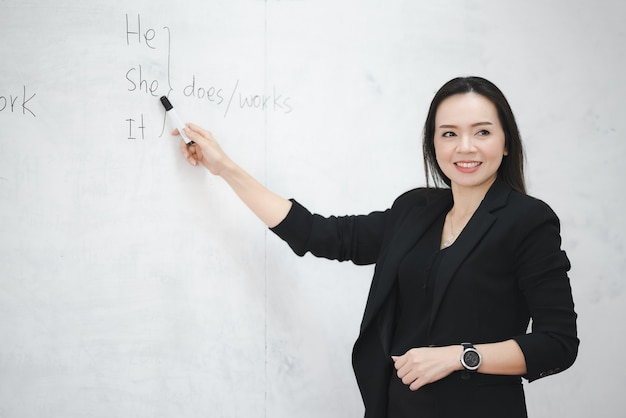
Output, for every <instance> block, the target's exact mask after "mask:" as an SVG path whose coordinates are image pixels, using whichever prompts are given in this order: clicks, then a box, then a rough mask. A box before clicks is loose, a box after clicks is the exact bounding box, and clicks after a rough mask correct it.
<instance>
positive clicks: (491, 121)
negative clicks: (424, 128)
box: [434, 93, 507, 191]
mask: <svg viewBox="0 0 626 418" xmlns="http://www.w3.org/2000/svg"><path fill="white" fill-rule="evenodd" d="M434 143H435V156H436V158H437V163H438V164H439V167H441V170H442V171H443V173H444V174H445V175H446V176H447V177H448V178H449V179H450V181H451V183H452V188H453V189H455V188H457V189H458V188H481V189H485V191H486V189H488V188H489V187H490V186H491V184H493V182H494V181H495V179H496V176H497V172H498V168H499V167H500V164H501V163H502V158H503V157H504V156H505V155H507V150H506V147H505V135H504V130H503V129H502V125H501V123H500V119H499V118H498V111H497V110H496V107H495V106H494V104H493V103H492V102H491V101H490V100H489V99H487V98H485V97H484V96H481V95H480V94H476V93H465V94H455V95H454V96H450V97H448V98H447V99H445V100H443V101H442V102H441V103H440V104H439V107H438V109H437V113H436V115H435V138H434Z"/></svg>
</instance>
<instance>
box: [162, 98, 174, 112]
mask: <svg viewBox="0 0 626 418" xmlns="http://www.w3.org/2000/svg"><path fill="white" fill-rule="evenodd" d="M161 104H162V105H163V107H164V108H165V111H168V110H172V108H173V107H174V106H172V104H171V103H170V101H169V100H168V98H167V97H166V96H161Z"/></svg>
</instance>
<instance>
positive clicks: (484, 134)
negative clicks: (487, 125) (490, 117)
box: [476, 129, 490, 136]
mask: <svg viewBox="0 0 626 418" xmlns="http://www.w3.org/2000/svg"><path fill="white" fill-rule="evenodd" d="M489 134H490V132H489V131H488V130H486V129H481V130H480V131H478V132H477V133H476V135H480V136H486V135H489Z"/></svg>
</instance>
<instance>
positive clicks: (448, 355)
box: [391, 345, 463, 391]
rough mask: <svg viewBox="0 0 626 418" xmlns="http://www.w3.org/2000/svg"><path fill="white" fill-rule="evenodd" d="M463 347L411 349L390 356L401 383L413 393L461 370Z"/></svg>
mask: <svg viewBox="0 0 626 418" xmlns="http://www.w3.org/2000/svg"><path fill="white" fill-rule="evenodd" d="M462 352H463V346H461V345H451V346H447V347H420V348H412V349H410V350H409V351H407V352H406V353H404V354H403V355H401V356H391V359H392V360H393V362H394V367H395V368H396V370H397V371H398V373H397V374H398V377H399V378H400V379H401V380H402V383H404V384H405V385H407V386H409V389H411V390H413V391H415V390H418V389H419V388H421V387H422V386H424V385H427V384H429V383H433V382H436V381H438V380H440V379H443V378H444V377H446V376H448V375H449V374H450V373H452V372H454V371H456V370H461V369H462V368H463V366H462V365H461V353H462Z"/></svg>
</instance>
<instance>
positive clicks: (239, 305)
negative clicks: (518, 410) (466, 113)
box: [0, 0, 626, 418]
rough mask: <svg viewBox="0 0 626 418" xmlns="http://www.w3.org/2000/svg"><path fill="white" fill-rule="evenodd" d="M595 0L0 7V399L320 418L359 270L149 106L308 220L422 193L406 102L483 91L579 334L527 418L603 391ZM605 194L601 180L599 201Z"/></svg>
mask: <svg viewBox="0 0 626 418" xmlns="http://www.w3.org/2000/svg"><path fill="white" fill-rule="evenodd" d="M625 11H626V6H624V4H623V3H622V2H618V1H610V0H604V1H600V2H598V1H596V2H591V1H582V0H575V1H571V0H570V1H565V0H557V1H552V2H547V3H546V2H540V1H538V0H531V1H526V2H514V3H513V2H500V1H496V0H473V1H461V0H445V1H439V2H427V1H422V0H420V1H400V0H393V1H387V2H378V1H374V0H366V1H355V0H352V1H349V0H339V1H328V0H321V1H320V0H317V1H313V0H267V1H260V0H256V1H255V0H236V1H217V0H210V1H180V2H173V1H162V0H156V1H154V0H153V1H143V0H137V1H124V2H122V1H119V0H112V1H108V2H96V1H93V0H84V1H71V0H65V1H58V2H47V1H43V0H27V1H16V0H4V1H1V2H0V12H1V13H0V16H1V17H0V35H1V38H2V42H1V43H0V74H1V75H2V78H1V81H0V336H1V340H2V343H1V344H0V416H2V417H11V418H12V417H20V418H28V417H44V416H49V417H58V416H63V417H85V416H89V417H100V416H101V417H107V418H108V417H111V416H124V417H130V416H132V417H172V416H176V417H196V416H210V417H249V416H254V417H258V416H265V417H272V418H280V417H294V416H297V417H320V416H323V417H345V416H360V415H362V413H363V407H362V404H361V400H360V396H359V393H358V388H357V386H356V383H355V381H354V377H353V375H352V370H351V366H350V352H351V347H352V343H353V341H354V340H355V338H356V336H357V332H358V327H359V323H360V318H361V315H362V310H363V307H364V305H365V298H366V295H367V290H368V286H369V280H370V277H371V273H372V269H371V267H356V266H353V265H351V264H347V263H337V262H328V261H322V260H317V259H315V258H314V257H311V256H305V257H303V258H299V257H296V256H294V255H293V254H292V253H291V252H290V250H289V249H288V247H287V246H286V245H285V244H284V243H283V242H281V241H280V240H279V239H277V238H276V237H275V236H274V235H273V234H272V233H271V232H269V231H268V230H267V229H266V228H265V227H264V226H263V225H262V224H261V223H260V221H258V220H257V219H256V218H254V216H253V215H252V214H251V213H249V211H248V210H247V209H246V208H245V207H244V205H243V204H241V203H240V202H239V201H238V200H237V198H236V197H235V196H234V195H233V193H232V192H231V191H230V190H229V189H228V187H227V186H226V184H225V183H224V182H223V181H221V179H219V178H214V177H212V176H211V175H210V174H209V173H207V172H206V171H203V170H202V169H199V168H194V167H190V166H188V165H187V164H186V162H185V161H184V159H183V158H182V157H181V156H180V153H179V150H178V141H177V140H176V139H173V138H172V137H171V136H170V134H169V132H170V130H171V129H172V126H170V124H169V122H168V121H167V120H166V119H165V117H164V110H163V108H162V107H161V105H160V103H159V100H158V98H159V97H160V96H161V95H168V96H169V97H170V99H171V101H172V103H173V104H174V106H175V107H176V109H177V111H178V113H179V114H180V115H181V116H182V117H183V119H185V120H187V121H193V122H196V123H199V124H201V125H202V126H204V127H206V128H208V129H210V130H211V131H212V132H213V133H214V134H215V136H216V137H217V138H218V140H219V141H220V142H221V144H222V146H223V148H224V149H225V150H226V151H227V152H228V153H229V154H230V155H231V156H232V157H233V159H235V161H237V162H238V163H239V164H240V165H242V166H243V167H245V168H246V170H247V171H249V172H250V173H252V174H253V175H254V176H255V177H257V178H258V179H259V180H260V181H261V182H262V183H264V184H266V185H267V186H268V187H270V188H271V189H273V190H274V191H276V192H277V193H279V194H281V195H284V196H286V197H295V198H297V199H298V200H299V201H301V202H302V203H304V204H305V205H306V206H307V207H309V208H310V209H311V210H313V211H316V212H318V213H322V214H338V215H341V214H352V213H367V212H369V211H372V210H380V209H385V208H387V207H388V206H389V205H390V204H391V203H392V201H393V199H394V198H395V197H396V196H397V195H399V194H400V193H402V192H404V191H406V190H408V189H410V188H412V187H416V186H420V185H423V184H424V176H423V165H422V158H421V151H420V149H421V145H420V133H421V126H422V124H423V120H424V117H425V115H426V110H427V107H428V104H429V101H430V99H431V98H432V95H433V94H434V92H435V91H436V90H437V89H438V87H439V86H440V85H441V84H443V83H444V82H445V81H447V80H448V79H450V78H452V77H455V76H458V75H470V74H474V75H481V76H484V77H486V78H489V79H491V80H492V81H494V82H495V83H496V84H497V85H498V86H499V87H500V88H501V89H502V90H503V91H504V92H505V94H506V95H507V97H508V98H509V100H510V102H511V104H512V106H513V109H514V111H515V113H516V116H517V118H518V122H519V125H520V127H521V131H522V136H523V138H524V140H525V144H526V152H527V156H528V166H527V169H528V171H527V173H528V183H529V189H530V193H531V194H533V195H535V196H537V197H539V198H541V199H544V200H546V201H547V202H548V203H549V204H550V205H551V206H552V207H553V208H554V209H555V210H556V212H557V213H558V214H559V216H560V217H561V220H562V227H563V247H564V249H565V250H566V251H567V252H568V255H569V257H570V259H571V260H572V264H573V269H572V271H571V278H572V285H573V289H574V297H575V302H576V308H577V311H578V313H579V315H580V320H579V328H580V336H581V340H582V345H581V352H580V355H579V359H578V361H577V363H576V364H575V365H574V367H573V368H572V369H571V370H568V371H567V372H565V373H563V374H560V375H557V376H554V377H551V378H549V379H543V380H541V381H539V382H537V383H533V384H530V385H528V386H527V399H528V405H529V412H530V413H531V415H532V416H534V417H552V416H555V415H556V414H559V415H567V416H571V417H588V416H591V415H592V414H593V415H595V416H607V417H608V416H615V415H614V414H615V413H616V412H615V411H623V410H624V409H626V405H625V403H624V402H625V401H624V398H623V396H621V394H622V393H623V392H624V389H626V387H625V386H626V382H625V381H624V379H623V378H621V377H620V375H619V373H614V367H615V359H618V358H621V357H622V355H621V348H622V347H624V345H625V343H626V341H625V337H624V335H623V333H615V330H616V329H621V328H623V326H622V325H621V323H620V322H618V321H620V318H623V317H624V314H626V311H625V308H624V306H626V304H625V303H624V302H626V294H625V292H624V283H623V280H622V278H623V277H622V276H623V271H625V270H626V259H625V256H624V236H626V234H625V233H626V223H625V222H626V221H624V217H623V215H622V211H623V209H622V208H623V207H624V204H625V203H626V202H625V198H624V194H623V193H620V191H623V190H624V186H625V184H624V180H623V179H624V177H623V175H622V169H621V163H620V161H621V158H622V157H621V156H623V155H625V154H626V142H625V141H623V137H624V134H625V133H626V132H625V126H624V118H623V116H622V115H623V113H624V99H623V98H624V97H626V84H625V83H624V81H623V74H624V73H626V58H625V56H624V54H625V53H624V49H623V45H624V44H626V39H625V37H626V35H625V33H624V31H623V29H622V26H623V25H622V23H623V22H621V16H623V15H624V12H625ZM616 192H617V193H616Z"/></svg>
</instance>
